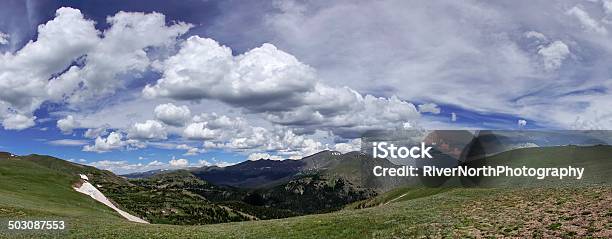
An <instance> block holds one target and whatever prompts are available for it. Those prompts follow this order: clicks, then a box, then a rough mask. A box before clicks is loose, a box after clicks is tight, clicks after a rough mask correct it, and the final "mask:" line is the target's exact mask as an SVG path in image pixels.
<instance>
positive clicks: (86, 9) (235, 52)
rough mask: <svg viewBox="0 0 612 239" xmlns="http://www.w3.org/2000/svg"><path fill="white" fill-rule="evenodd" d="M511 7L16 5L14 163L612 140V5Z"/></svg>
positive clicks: (5, 54)
mask: <svg viewBox="0 0 612 239" xmlns="http://www.w3.org/2000/svg"><path fill="white" fill-rule="evenodd" d="M507 4H509V3H499V2H498V3H492V2H481V1H467V2H455V1H437V2H420V3H408V2H405V1H392V0H388V1H376V2H370V1H364V2H355V1H335V2H334V3H329V2H327V1H309V2H302V1H258V2H255V1H176V2H169V1H147V2H146V4H144V3H143V2H142V1H4V2H3V6H4V7H3V8H2V9H0V19H1V21H0V52H2V55H0V63H1V64H0V92H2V93H0V120H1V121H2V127H0V150H2V151H10V152H13V153H17V154H30V153H38V154H48V155H53V156H57V157H61V158H64V159H70V160H74V161H76V162H81V163H86V164H90V165H94V166H97V167H100V168H104V169H110V170H113V171H115V172H119V173H125V172H133V171H142V170H150V169H157V168H181V167H188V166H204V165H228V164H231V163H236V162H240V161H243V160H247V159H259V158H272V159H286V158H300V157H302V156H305V155H308V154H311V153H315V152H317V151H320V150H323V149H335V150H339V151H350V150H356V149H357V148H356V147H358V145H359V141H358V137H359V135H360V134H361V133H363V132H365V131H367V130H372V129H395V128H406V127H412V128H415V127H418V128H429V129H610V128H611V127H612V111H611V110H610V104H609V102H612V95H611V94H610V91H609V89H610V87H612V81H610V79H609V76H610V74H611V72H610V69H609V67H608V66H609V65H610V63H612V62H610V59H612V55H611V54H612V43H611V42H612V41H610V40H612V39H610V34H611V33H609V29H608V28H609V27H610V26H609V25H610V24H611V22H612V18H611V17H612V3H610V2H609V1H607V0H601V1H558V2H554V3H552V2H549V1H535V2H534V1H516V2H514V1H513V2H512V6H506V5H507ZM542 16H547V17H542ZM453 115H454V117H453Z"/></svg>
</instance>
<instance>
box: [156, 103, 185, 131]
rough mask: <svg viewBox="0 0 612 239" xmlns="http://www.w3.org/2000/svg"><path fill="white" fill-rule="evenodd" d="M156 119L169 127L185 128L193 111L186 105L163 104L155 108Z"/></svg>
mask: <svg viewBox="0 0 612 239" xmlns="http://www.w3.org/2000/svg"><path fill="white" fill-rule="evenodd" d="M155 118H157V119H158V120H160V121H161V122H164V123H165V124H167V125H172V126H183V125H185V123H186V122H187V121H189V119H190V118H191V111H190V110H189V107H187V106H186V105H183V106H176V105H174V104H172V103H167V104H161V105H158V106H157V107H155Z"/></svg>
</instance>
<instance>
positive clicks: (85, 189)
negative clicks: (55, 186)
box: [73, 174, 149, 224]
mask: <svg viewBox="0 0 612 239" xmlns="http://www.w3.org/2000/svg"><path fill="white" fill-rule="evenodd" d="M79 176H81V179H82V180H83V183H82V184H81V186H80V187H73V188H74V190H76V191H77V192H80V193H82V194H85V195H89V196H90V197H91V198H93V199H95V200H96V201H98V202H101V203H102V204H104V205H106V206H108V207H110V208H112V209H113V210H115V211H117V212H118V213H119V214H120V215H121V216H123V217H125V218H126V219H128V220H130V221H132V222H138V223H147V224H148V223H149V222H147V221H145V220H142V219H141V218H139V217H136V216H134V215H132V214H129V213H127V212H125V211H123V210H121V209H119V208H117V207H116V206H115V205H114V204H113V203H111V202H110V200H108V198H106V196H104V194H102V192H100V191H99V190H98V189H97V188H96V187H94V186H93V185H91V183H89V182H88V180H89V178H88V177H87V176H86V175H84V174H79Z"/></svg>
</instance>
